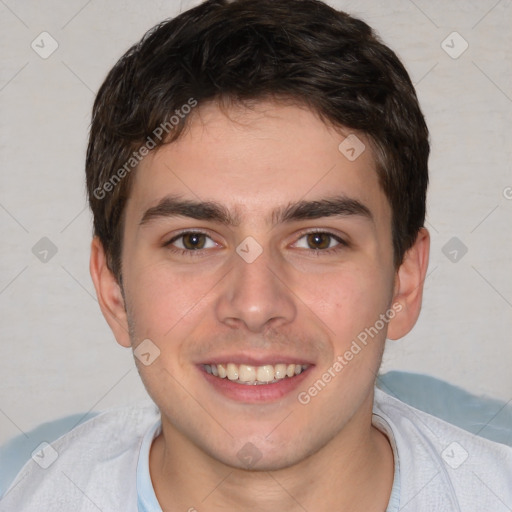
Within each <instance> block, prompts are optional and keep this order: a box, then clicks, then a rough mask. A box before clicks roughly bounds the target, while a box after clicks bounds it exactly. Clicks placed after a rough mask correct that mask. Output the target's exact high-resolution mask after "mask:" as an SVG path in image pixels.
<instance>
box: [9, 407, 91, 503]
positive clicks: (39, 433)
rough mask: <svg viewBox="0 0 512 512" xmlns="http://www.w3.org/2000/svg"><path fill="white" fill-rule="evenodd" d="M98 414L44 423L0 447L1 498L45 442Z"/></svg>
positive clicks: (81, 415) (74, 416)
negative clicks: (34, 452) (35, 451)
mask: <svg viewBox="0 0 512 512" xmlns="http://www.w3.org/2000/svg"><path fill="white" fill-rule="evenodd" d="M97 414H98V413H97V412H89V413H86V414H75V415H73V416H66V417H65V418H61V419H59V420H55V421H50V422H48V423H42V424H41V425H39V426H38V427H36V428H35V429H33V430H31V431H30V432H26V433H25V434H22V435H19V436H17V437H14V438H13V439H11V440H9V441H8V442H7V443H5V444H3V445H2V446H0V496H3V494H4V493H5V491H6V490H7V489H8V487H9V485H11V482H12V481H13V480H14V478H15V477H16V475H17V474H18V472H19V471H20V470H21V468H22V467H23V465H24V464H25V462H27V460H29V459H30V457H31V455H32V452H33V451H34V450H35V449H36V448H37V447H38V446H39V445H40V444H41V443H42V442H43V441H46V442H47V443H51V442H52V441H55V440H56V439H57V438H59V437H60V436H63V435H64V434H67V433H68V432H69V431H70V430H72V429H73V428H75V427H76V426H78V425H80V424H81V423H83V422H84V421H87V420H88V419H90V418H93V417H94V416H96V415H97Z"/></svg>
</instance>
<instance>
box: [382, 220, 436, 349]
mask: <svg viewBox="0 0 512 512" xmlns="http://www.w3.org/2000/svg"><path fill="white" fill-rule="evenodd" d="M429 250H430V234H429V232H428V231H427V230H426V229H425V228H421V229H420V231H419V232H418V236H417V237H416V241H415V242H414V245H413V246H412V247H411V248H410V249H409V250H408V251H407V252H406V253H405V256H404V260H403V262H402V264H401V265H400V267H399V269H398V271H397V273H396V276H395V290H394V295H393V301H392V304H393V305H394V304H397V305H398V304H399V305H400V309H398V306H396V307H395V308H394V309H396V310H397V311H398V313H397V314H396V315H395V316H394V317H393V318H392V319H391V320H390V322H389V324H388V334H387V337H388V338H389V339H391V340H397V339H399V338H402V337H403V336H405V335H406V334H407V333H408V332H409V331H410V330H411V329H412V328H413V327H414V324H415V323H416V321H417V320H418V317H419V315H420V310H421V300H422V297H423V283H424V282H425V275H426V273H427V267H428V256H429Z"/></svg>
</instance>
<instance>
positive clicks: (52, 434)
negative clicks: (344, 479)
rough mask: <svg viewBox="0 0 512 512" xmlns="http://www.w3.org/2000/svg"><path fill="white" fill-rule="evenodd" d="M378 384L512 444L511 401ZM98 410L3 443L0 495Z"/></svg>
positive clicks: (412, 377)
mask: <svg viewBox="0 0 512 512" xmlns="http://www.w3.org/2000/svg"><path fill="white" fill-rule="evenodd" d="M377 387H379V388H380V389H382V390H383V391H385V392H386V393H389V394H390V395H392V396H394V397H396V398H398V399H399V400H401V401H403V402H405V403H407V404H409V405H411V406H413V407H416V408H417V409H420V410H422V411H425V412H427V413H429V414H432V415H433V416H437V417H439V418H441V419H443V420H445V421H447V422H448V423H452V424H454V425H457V426H458V427H461V428H463V429H465V430H467V431H469V432H471V433H473V434H477V435H479V436H482V437H485V438H487V439H490V440H492V441H496V442H499V443H502V444H507V445H509V446H512V405H511V403H510V402H509V403H508V404H505V403H503V402H500V401H498V400H494V399H491V398H486V397H477V396H474V395H471V394H470V393H467V392H466V391H464V390H463V389H460V388H458V387H456V386H452V385H451V384H448V383H446V382H443V381H441V380H438V379H435V378H433V377H429V376H426V375H420V374H413V373H405V372H389V373H386V374H384V375H381V376H379V378H378V379H377ZM95 414H96V413H89V414H87V415H85V416H80V415H74V416H69V417H66V418H62V419H59V420H57V421H53V422H50V423H45V424H43V425H41V426H39V427H37V428H36V429H34V430H32V431H30V432H28V433H27V434H26V435H20V436H18V437H16V438H14V439H12V440H10V441H9V442H7V443H6V444H4V445H3V446H1V447H0V496H1V495H2V494H3V493H4V492H5V491H6V490H7V488H8V487H9V485H10V484H11V482H12V481H13V480H14V477H15V476H16V475H17V473H18V472H19V470H20V469H21V468H22V466H23V465H24V463H25V462H26V461H27V460H28V459H29V458H30V456H31V454H32V452H33V451H34V449H35V448H36V447H37V446H38V445H39V444H40V443H41V442H43V441H46V442H48V443H51V442H52V441H54V440H55V439H57V438H58V437H60V436H61V435H64V434H65V433H67V432H69V430H71V428H72V427H74V426H76V425H77V424H78V423H79V422H80V423H81V422H83V421H85V420H87V419H89V418H90V417H92V416H94V415H95ZM150 510H152V509H150ZM153 510H154V509H153ZM156 510H157V511H158V509H156Z"/></svg>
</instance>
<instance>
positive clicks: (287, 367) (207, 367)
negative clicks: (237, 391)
mask: <svg viewBox="0 0 512 512" xmlns="http://www.w3.org/2000/svg"><path fill="white" fill-rule="evenodd" d="M202 366H203V369H204V371H205V372H206V373H208V374H209V375H213V376H214V377H218V378H219V379H228V380H230V381H232V382H236V383H238V384H243V385H246V386H247V385H249V386H251V385H252V386H261V385H264V384H275V383H277V382H279V381H281V380H284V379H291V378H293V377H295V376H297V375H300V374H301V373H302V372H304V371H306V370H307V369H308V368H309V366H310V365H308V364H298V363H297V364H295V363H291V364H287V363H278V364H265V365H261V366H254V365H248V364H235V363H224V364H204V365H202Z"/></svg>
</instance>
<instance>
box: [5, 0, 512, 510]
mask: <svg viewBox="0 0 512 512" xmlns="http://www.w3.org/2000/svg"><path fill="white" fill-rule="evenodd" d="M428 154H429V144H428V131H427V128H426V125H425V122H424V119H423V116H422V113H421V111H420V108H419V106H418V102H417V98H416V95H415V92H414V89H413V86H412V84H411V81H410V79H409V77H408V75H407V73H406V71H405V70H404V68H403V66H402V65H401V63H400V62H399V60H398V59H397V57H396V56H395V55H394V54H393V52H392V51H391V50H390V49H389V48H387V47H386V46H384V45H383V44H382V43H380V42H379V40H378V39H377V38H376V36H375V35H374V34H373V32H372V31H371V29H370V28H369V27H368V26H367V25H366V24H365V23H363V22H362V21H360V20H357V19H355V18H352V17H350V16H348V15H346V14H344V13H341V12H337V11H335V10H334V9H332V8H330V7H328V6H327V5H325V4H323V3H321V2H319V1H316V0H283V1H279V2H276V1H272V0H235V1H232V2H228V1H226V0H212V1H209V2H206V3H204V4H202V5H201V6H199V7H197V8H195V9H192V10H190V11H188V12H186V13H183V14H182V15H181V16H179V17H177V18H176V19H174V20H171V21H166V22H164V23H162V24H161V25H159V26H158V27H156V28H155V29H154V30H152V31H151V32H150V33H148V34H147V35H146V36H145V37H144V38H143V40H142V41H141V42H140V43H139V44H137V45H135V46H134V47H133V48H131V49H130V50H129V51H128V52H127V53H126V54H125V55H124V56H123V57H122V58H121V60H120V61H119V62H118V63H117V64H116V66H115V67H114V68H113V69H112V70H111V72H110V73H109V75H108V76H107V78H106V80H105V82H104V84H103V86H102V87H101V89H100V91H99V93H98V96H97V99H96V102H95V105H94V111H93V120H92V127H91V134H90V143H89V149H88V154H87V164H86V172H87V186H88V191H89V199H90V205H91V209H92V211H93V215H94V231H95V236H94V240H93V242H92V248H91V265H90V268H91V275H92V278H93V281H94V284H95V287H96V292H97V295H98V300H99V303H100V306H101V309H102V312H103V314H104V316H105V318H106V320H107V322H108V323H109V325H110V327H111V328H112V330H113V332H114V334H115V337H116V339H117V341H118V342H119V343H120V344H121V345H123V346H126V347H130V346H131V347H133V349H134V355H135V362H136V364H137V366H138V369H139V373H140V375H141V378H142V380H143V382H144V384H145V386H146V388H147V390H148V393H149V394H150V396H151V397H152V399H153V400H154V402H155V404H156V406H157V407H158V412H157V411H155V410H154V409H133V408H132V409H122V410H118V411H110V412H106V413H104V414H101V415H99V416H97V417H96V418H94V419H92V420H90V421H88V422H86V423H84V424H82V425H81V426H79V427H78V428H76V429H75V430H73V431H72V432H71V433H69V434H68V435H66V436H64V437H63V438H61V439H60V440H58V441H57V442H55V443H54V444H53V447H54V449H55V450H56V451H57V452H58V453H59V459H58V460H57V461H56V462H55V464H53V465H52V466H51V467H50V468H49V469H48V470H46V472H43V471H41V470H40V468H38V467H35V466H34V464H33V463H32V464H28V465H27V466H25V468H24V469H23V470H22V472H21V473H20V475H19V477H18V479H17V480H16V482H15V483H14V484H13V486H12V487H11V490H10V491H9V492H8V493H7V494H6V497H5V498H4V500H3V501H2V502H0V507H1V508H0V509H1V510H2V511H4V510H22V511H32V510H38V511H40V510H69V511H71V510H72V511H82V510H83V511H85V510H102V511H103V512H106V511H110V510H122V511H135V510H137V509H138V510H139V511H155V510H156V511H158V510H162V511H165V512H168V511H173V512H174V511H181V510H183V511H187V510H188V511H194V510H197V511H208V512H217V511H220V510H222V511H226V510H228V511H241V510H242V511H254V512H256V511H257V512H260V511H261V512H262V511H268V510H284V511H298V510H301V511H304V510H307V511H315V512H316V511H327V510H329V511H332V510H336V511H338V510H339V511H348V510H350V511H365V512H368V511H375V512H377V511H380V512H381V511H388V512H391V511H398V510H404V511H407V510H411V511H412V510H414V511H416V512H418V511H420V512H421V511H429V512H430V511H432V510H435V511H454V510H461V511H477V510H478V511H482V510H507V507H508V509H510V507H512V491H511V487H512V486H511V482H512V450H511V449H510V448H508V447H505V446H503V445H499V444H497V443H492V442H490V441H486V440H483V439H481V438H478V437H474V436H471V435H470V434H468V433H466V432H464V431H462V430H460V429H458V428H456V427H452V426H450V425H448V424H447V423H444V422H443V421H441V420H438V419H436V418H434V417H432V416H429V415H427V414H425V413H421V412H419V411H417V410H415V409H413V408H411V407H409V406H406V405H405V404H403V403H401V402H399V401H398V400H395V399H393V398H392V397H390V396H388V395H386V394H385V393H383V392H381V391H376V390H375V387H374V386H375V378H376V375H377V372H378V369H379V366H380V362H381V358H382V354H383V350H384V344H385V340H386V338H390V339H398V338H400V337H402V336H404V335H405V334H407V333H408V332H409V331H410V330H411V329H412V327H413V326H414V324H415V322H416V320H417V318H418V315H419V312H420V308H421V298H422V290H423V281H424V278H425V274H426V270H427V266H428V251H429V235H428V232H427V230H426V229H425V228H424V227H423V223H424V217H425V196H426V188H427V182H428V170H427V169H428V167H427V160H428ZM446 449H448V450H449V453H448V454H449V456H450V457H451V458H452V459H453V460H454V461H456V462H457V463H453V464H451V465H449V464H447V463H446V462H445V459H446V457H443V455H442V453H443V451H445V450H446Z"/></svg>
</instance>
